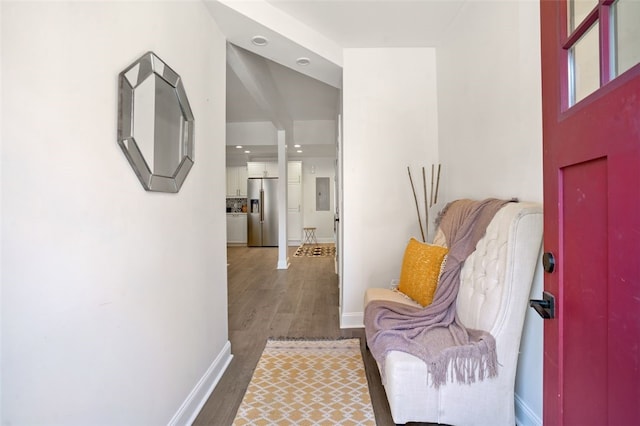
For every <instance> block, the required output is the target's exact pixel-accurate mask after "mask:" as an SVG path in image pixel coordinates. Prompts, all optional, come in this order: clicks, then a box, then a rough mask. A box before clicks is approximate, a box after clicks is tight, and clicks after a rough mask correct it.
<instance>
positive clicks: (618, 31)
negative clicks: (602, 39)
mask: <svg viewBox="0 0 640 426" xmlns="http://www.w3.org/2000/svg"><path fill="white" fill-rule="evenodd" d="M613 35H614V49H613V54H614V58H613V60H614V64H615V76H616V77H617V76H619V75H620V74H622V73H623V72H625V71H626V70H628V69H629V68H631V67H632V66H634V65H635V64H637V63H638V62H640V1H638V0H618V1H617V2H616V3H615V4H614V5H613Z"/></svg>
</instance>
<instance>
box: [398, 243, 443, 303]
mask: <svg viewBox="0 0 640 426" xmlns="http://www.w3.org/2000/svg"><path fill="white" fill-rule="evenodd" d="M448 252H449V250H448V249H447V248H446V247H440V246H434V245H431V244H426V243H421V242H420V241H418V240H416V239H415V238H411V239H410V240H409V244H407V248H406V249H405V251H404V258H403V259H402V270H401V271H400V283H399V284H398V291H400V292H402V293H404V294H406V295H407V296H409V297H410V298H412V299H413V300H415V301H416V302H418V303H419V304H421V305H422V306H427V305H430V304H431V302H433V295H434V294H435V292H436V288H437V286H438V278H439V277H440V269H441V267H442V264H443V261H444V259H445V257H446V256H447V253H448Z"/></svg>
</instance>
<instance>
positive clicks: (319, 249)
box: [293, 244, 336, 257]
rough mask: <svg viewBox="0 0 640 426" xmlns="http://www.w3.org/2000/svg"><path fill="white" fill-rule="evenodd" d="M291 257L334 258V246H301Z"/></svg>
mask: <svg viewBox="0 0 640 426" xmlns="http://www.w3.org/2000/svg"><path fill="white" fill-rule="evenodd" d="M293 257H336V246H335V244H322V245H321V244H316V245H310V244H303V245H301V246H300V247H298V249H297V250H296V252H295V253H294V254H293Z"/></svg>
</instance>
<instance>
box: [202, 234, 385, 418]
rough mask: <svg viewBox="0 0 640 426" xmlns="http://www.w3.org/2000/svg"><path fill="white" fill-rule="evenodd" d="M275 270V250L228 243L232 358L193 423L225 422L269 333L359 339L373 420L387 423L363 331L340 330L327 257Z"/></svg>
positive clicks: (334, 285) (333, 279)
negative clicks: (373, 412) (373, 413)
mask: <svg viewBox="0 0 640 426" xmlns="http://www.w3.org/2000/svg"><path fill="white" fill-rule="evenodd" d="M294 252H295V248H291V250H290V255H289V256H290V261H291V266H290V267H289V269H287V270H277V269H276V268H275V266H276V263H277V259H278V253H277V249H276V248H246V247H229V248H228V249H227V255H228V263H229V266H228V294H229V295H228V297H229V300H228V303H229V340H230V341H231V353H232V354H233V360H232V361H231V364H230V365H229V367H228V368H227V371H226V372H225V374H224V375H223V377H222V378H221V380H220V382H219V383H218V385H217V386H216V388H215V390H214V391H213V393H212V394H211V397H210V398H209V400H208V401H207V403H206V404H205V405H204V407H203V408H202V410H201V412H200V414H199V415H198V417H197V419H196V421H195V422H194V425H211V426H214V425H215V426H218V425H221V426H224V425H231V424H232V423H233V419H234V417H235V414H236V411H237V410H238V407H239V406H240V402H241V401H242V397H243V396H244V393H245V391H246V389H247V386H248V385H249V381H250V380H251V376H252V374H253V370H254V369H255V367H256V364H257V363H258V359H259V358H260V354H261V353H262V350H263V349H264V346H265V343H266V340H267V338H269V337H305V338H313V337H329V338H336V337H360V338H361V341H362V346H363V350H362V353H363V359H364V363H365V368H366V372H367V378H368V381H369V391H370V394H371V399H372V402H373V408H374V411H375V416H376V423H377V425H380V426H386V425H393V424H394V423H393V420H392V419H391V414H390V411H389V405H388V403H387V400H386V396H385V394H384V388H383V387H382V384H381V382H380V375H379V373H378V370H377V368H376V365H375V361H374V360H373V358H372V357H371V354H370V353H369V352H368V351H367V350H366V349H365V348H364V330H363V329H344V330H341V329H340V325H339V324H340V323H339V318H338V303H339V302H338V300H339V295H338V279H337V276H336V274H335V273H334V260H333V258H329V257H327V258H305V257H293V253H294Z"/></svg>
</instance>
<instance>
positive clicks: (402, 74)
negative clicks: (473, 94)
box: [341, 48, 438, 327]
mask: <svg viewBox="0 0 640 426" xmlns="http://www.w3.org/2000/svg"><path fill="white" fill-rule="evenodd" d="M343 102H344V104H343V105H344V106H343V111H344V124H343V128H344V146H343V160H344V167H343V197H344V209H343V211H342V218H341V220H342V221H343V226H344V236H343V237H344V239H343V257H342V258H343V259H344V271H343V274H342V277H341V279H342V288H343V305H342V307H341V308H342V313H341V314H342V315H341V324H342V326H347V327H348V326H362V315H363V297H364V292H365V289H366V288H368V287H376V286H387V285H388V284H389V282H390V281H391V279H394V278H397V277H398V276H399V274H400V264H401V260H402V254H403V252H404V248H405V247H406V244H407V241H408V240H409V238H410V237H412V236H418V238H419V236H420V230H419V226H418V221H417V215H416V211H415V205H414V201H413V195H412V192H411V187H410V184H409V178H408V175H407V166H410V167H411V168H412V173H413V176H414V178H417V177H418V176H420V177H421V172H420V168H421V167H423V166H428V165H430V164H431V163H432V162H437V157H438V146H437V142H438V141H437V135H438V113H437V93H436V60H435V49H431V48H401V49H386V48H385V49H345V51H344V75H343ZM419 182H421V179H420V180H419ZM416 184H417V182H416ZM419 188H422V185H420V186H419ZM421 199H422V198H421Z"/></svg>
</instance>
